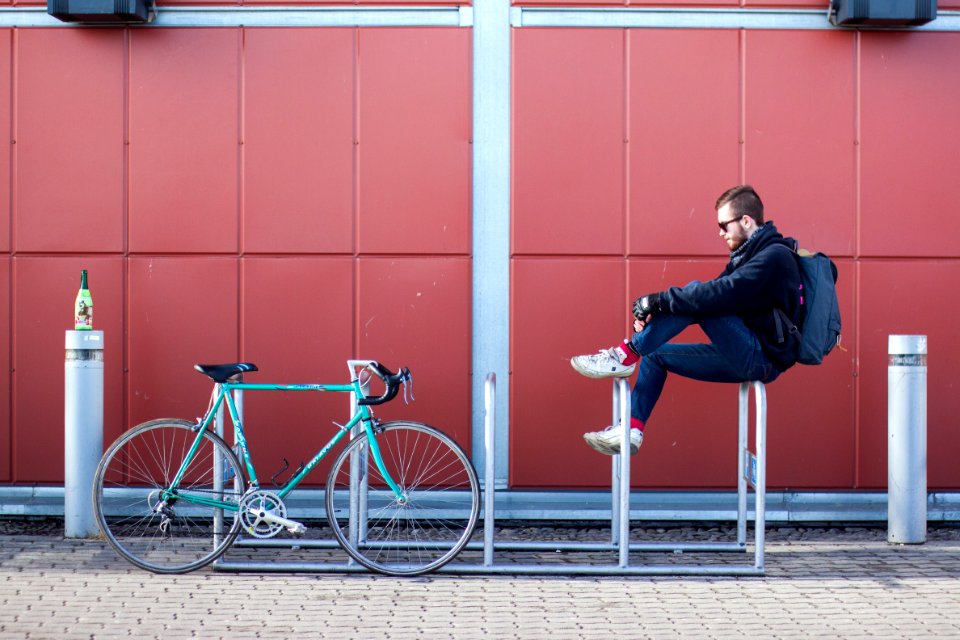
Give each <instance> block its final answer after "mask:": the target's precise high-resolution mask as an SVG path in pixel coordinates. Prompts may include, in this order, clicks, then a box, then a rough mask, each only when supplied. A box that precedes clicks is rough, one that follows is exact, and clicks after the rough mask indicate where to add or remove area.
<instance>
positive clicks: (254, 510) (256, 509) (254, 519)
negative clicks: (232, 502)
mask: <svg viewBox="0 0 960 640" xmlns="http://www.w3.org/2000/svg"><path fill="white" fill-rule="evenodd" d="M267 514H271V515H275V516H279V517H281V518H286V517H287V507H286V506H285V505H284V504H283V500H281V499H280V497H279V496H278V495H277V494H275V493H272V492H270V491H263V490H262V489H251V490H250V491H248V492H247V493H245V494H244V495H243V497H242V498H240V524H241V526H242V527H243V530H244V531H246V532H247V533H248V534H249V535H251V536H253V537H254V538H272V537H273V536H275V535H277V534H278V533H280V532H281V531H282V530H283V525H282V524H279V523H276V522H269V521H267V520H265V519H264V516H265V515H267Z"/></svg>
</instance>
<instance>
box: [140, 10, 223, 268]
mask: <svg viewBox="0 0 960 640" xmlns="http://www.w3.org/2000/svg"><path fill="white" fill-rule="evenodd" d="M238 33H239V31H238V30H237V29H135V30H132V31H131V32H130V39H131V43H130V58H131V60H130V116H129V117H130V178H129V180H130V220H129V225H130V250H131V251H133V252H137V253H140V252H178V253H180V252H224V251H229V252H234V251H236V250H237V231H238V223H237V166H238V165H237V158H238V151H237V148H238V146H239V145H238V144H237V142H238V125H237V118H238V116H237V113H238V88H237V82H238V71H237V70H238V40H239V35H238Z"/></svg>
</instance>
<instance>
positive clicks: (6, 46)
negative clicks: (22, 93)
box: [0, 29, 13, 251]
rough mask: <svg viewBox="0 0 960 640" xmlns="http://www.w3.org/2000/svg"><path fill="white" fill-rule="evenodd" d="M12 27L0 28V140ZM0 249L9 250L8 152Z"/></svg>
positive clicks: (1, 156) (1, 176) (7, 107)
mask: <svg viewBox="0 0 960 640" xmlns="http://www.w3.org/2000/svg"><path fill="white" fill-rule="evenodd" d="M12 32H13V30H12V29H0V140H2V141H4V142H5V146H6V145H7V144H8V143H6V141H9V140H11V136H10V111H11V91H10V89H11V87H10V71H11V69H10V60H11V57H10V51H11V47H10V41H11V33H12ZM0 251H10V154H6V153H0Z"/></svg>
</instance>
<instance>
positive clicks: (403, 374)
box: [357, 361, 412, 406]
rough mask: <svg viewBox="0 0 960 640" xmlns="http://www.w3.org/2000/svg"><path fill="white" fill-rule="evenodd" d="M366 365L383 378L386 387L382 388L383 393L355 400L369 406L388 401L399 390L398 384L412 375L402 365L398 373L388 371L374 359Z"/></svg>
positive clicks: (395, 395)
mask: <svg viewBox="0 0 960 640" xmlns="http://www.w3.org/2000/svg"><path fill="white" fill-rule="evenodd" d="M367 367H368V368H369V369H370V370H371V371H373V373H374V374H375V375H376V376H377V377H378V378H380V379H381V380H383V384H385V385H386V387H387V388H386V389H385V390H384V392H383V395H381V396H377V397H374V398H360V399H358V400H357V404H362V405H367V406H371V405H377V404H384V403H385V402H390V401H391V400H393V399H394V398H396V397H397V392H399V391H400V385H401V384H404V383H406V382H407V381H409V380H410V379H411V377H412V376H411V374H410V369H408V368H407V367H402V368H401V369H400V371H399V372H398V373H394V372H393V371H390V369H387V368H386V367H385V366H383V365H382V364H380V363H379V362H376V361H372V362H370V364H368V365H367Z"/></svg>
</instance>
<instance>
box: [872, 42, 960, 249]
mask: <svg viewBox="0 0 960 640" xmlns="http://www.w3.org/2000/svg"><path fill="white" fill-rule="evenodd" d="M860 37H861V63H860V65H861V73H862V80H861V85H862V86H861V100H862V103H863V106H862V116H861V118H862V135H861V145H860V146H861V153H862V169H861V173H862V177H861V199H862V204H861V213H860V215H861V225H862V226H861V252H862V254H863V255H865V256H951V257H957V256H958V255H960V248H958V245H957V243H956V240H955V237H956V236H957V234H958V233H960V218H958V217H957V216H954V215H937V214H938V213H942V212H949V211H953V210H955V209H956V204H957V202H960V181H958V180H957V170H956V162H955V161H954V160H952V159H953V158H955V157H956V150H957V142H958V140H960V119H958V118H957V117H956V115H957V113H958V111H960V83H958V82H955V81H954V78H953V76H950V79H948V77H947V76H945V75H944V70H945V69H956V68H957V67H958V66H960V33H929V34H924V33H870V32H864V33H862V34H861V36H860ZM920 211H923V212H924V214H926V215H927V216H929V215H934V216H935V217H936V223H935V224H917V225H912V226H911V228H910V230H909V233H905V230H904V228H903V226H902V225H901V224H899V221H901V220H903V219H905V217H913V216H916V215H918V214H919V212H920Z"/></svg>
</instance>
